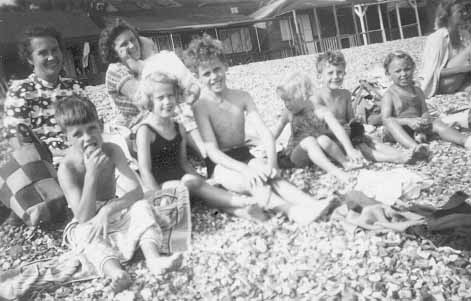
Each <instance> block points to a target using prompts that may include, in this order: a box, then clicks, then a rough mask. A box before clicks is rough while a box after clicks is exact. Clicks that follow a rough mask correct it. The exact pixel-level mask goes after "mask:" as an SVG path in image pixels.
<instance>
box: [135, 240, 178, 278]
mask: <svg viewBox="0 0 471 301" xmlns="http://www.w3.org/2000/svg"><path fill="white" fill-rule="evenodd" d="M141 250H142V253H143V254H144V258H145V259H146V265H147V268H148V269H149V270H150V271H151V273H152V274H154V275H156V276H158V275H162V274H165V273H168V272H171V271H174V270H176V269H178V268H180V266H181V265H182V262H183V255H182V254H181V253H174V254H172V255H170V256H160V253H159V250H158V248H157V245H156V244H155V243H154V242H152V241H146V242H141Z"/></svg>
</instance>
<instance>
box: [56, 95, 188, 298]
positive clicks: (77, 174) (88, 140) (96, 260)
mask: <svg viewBox="0 0 471 301" xmlns="http://www.w3.org/2000/svg"><path fill="white" fill-rule="evenodd" d="M56 119H57V123H58V124H59V125H60V126H61V128H62V129H63V131H64V132H65V133H66V135H67V139H68V142H69V144H70V145H71V146H70V148H69V149H68V150H67V153H66V156H65V158H64V160H63V161H62V162H61V165H60V166H59V170H58V178H59V183H60V185H61V187H62V189H63V191H64V194H65V196H66V198H67V202H68V204H69V207H70V208H71V209H72V212H73V214H74V219H73V220H72V222H71V223H70V224H69V225H68V226H67V227H66V230H65V231H64V235H65V239H66V240H67V241H68V242H69V245H70V246H71V247H72V248H73V249H75V250H77V251H79V252H83V254H84V255H85V257H86V258H87V260H89V261H90V262H91V263H92V264H93V265H94V267H95V268H96V270H97V271H98V272H99V273H101V274H103V275H105V276H107V277H109V278H111V279H112V283H111V287H112V289H113V290H114V291H121V290H123V289H125V288H127V287H128V286H129V285H130V284H131V279H130V276H129V274H128V273H126V272H125V271H124V270H123V268H122V267H121V264H120V262H121V261H128V260H130V259H131V257H132V255H133V253H134V251H135V250H136V249H137V248H138V247H141V249H142V252H143V253H144V257H145V259H146V263H147V267H148V268H149V270H150V271H151V272H153V273H154V274H162V273H164V272H166V271H167V270H169V269H173V268H176V267H177V266H179V265H180V264H181V261H182V258H181V254H175V255H173V256H170V257H160V254H159V251H158V250H159V247H160V245H161V239H162V232H161V229H160V227H159V226H158V224H157V223H156V220H155V216H154V213H153V211H152V208H151V206H150V204H149V203H148V202H146V201H145V200H141V198H142V196H143V193H142V189H141V187H140V186H139V183H138V181H137V178H136V176H135V174H134V173H133V171H132V170H131V169H130V167H129V166H128V164H127V160H126V158H125V156H124V154H123V152H122V150H121V149H120V148H119V146H117V145H115V144H112V143H104V142H103V140H102V136H101V132H102V130H101V127H100V123H99V121H98V116H97V112H96V108H95V106H94V105H93V104H92V103H91V102H90V100H88V99H87V98H83V97H79V96H70V97H67V98H65V99H64V100H62V101H60V102H58V103H57V105H56ZM117 173H119V175H120V177H119V178H120V181H121V180H122V181H125V182H126V187H129V190H128V191H127V193H125V194H124V195H122V196H120V197H116V195H115V193H116V181H115V180H114V179H115V176H116V174H117Z"/></svg>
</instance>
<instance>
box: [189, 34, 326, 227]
mask: <svg viewBox="0 0 471 301" xmlns="http://www.w3.org/2000/svg"><path fill="white" fill-rule="evenodd" d="M185 55H186V62H187V65H188V66H189V67H190V68H191V69H193V70H194V71H195V73H196V74H197V76H198V78H199V80H200V82H201V83H202V85H203V86H204V87H205V89H203V90H202V93H201V97H200V100H199V101H198V102H197V103H196V106H195V107H194V109H195V119H196V122H197V123H198V127H199V129H200V132H201V135H202V137H203V140H204V141H205V147H206V151H207V154H208V160H207V168H208V176H210V177H211V176H212V177H213V178H214V179H215V180H216V182H218V183H220V184H221V185H223V186H224V187H225V188H227V189H229V190H233V191H236V192H240V193H247V194H250V195H253V196H254V197H255V198H256V199H258V200H259V202H260V205H261V206H262V207H263V208H266V209H275V210H277V211H280V212H282V213H284V214H286V215H287V216H288V217H289V218H290V219H292V220H294V221H295V222H298V223H309V222H311V221H313V220H315V219H317V218H318V217H320V216H321V215H322V214H324V213H325V211H326V210H328V209H329V208H330V206H331V205H332V204H331V201H326V202H324V203H322V202H319V201H315V200H314V199H313V198H312V197H310V196H309V195H307V194H305V193H304V192H302V191H301V190H299V189H297V188H296V187H294V186H293V185H291V184H290V183H288V182H286V181H284V180H282V179H281V178H279V177H278V175H277V174H278V172H277V162H276V155H275V143H274V139H273V136H272V135H271V132H270V130H269V129H268V128H267V127H266V126H265V124H264V123H263V121H262V119H261V117H260V115H259V113H258V111H257V108H256V107H255V103H254V101H253V99H252V97H251V96H250V94H249V93H247V92H245V91H241V90H236V89H231V88H229V87H227V86H226V70H227V64H226V61H225V57H224V54H223V48H222V43H221V42H220V41H218V40H213V39H212V38H211V37H210V36H208V35H205V36H203V37H202V38H197V39H194V40H193V41H192V42H191V43H190V46H189V48H188V49H187V51H186V53H185ZM246 115H247V118H250V119H251V120H253V124H254V126H255V128H256V130H257V133H258V135H259V136H260V139H261V141H262V143H263V145H264V146H265V151H266V153H267V157H268V159H267V163H266V164H265V163H264V162H262V161H261V160H258V159H254V158H253V156H252V155H251V154H250V152H249V149H248V147H247V146H246V145H244V141H245V132H244V128H245V118H246Z"/></svg>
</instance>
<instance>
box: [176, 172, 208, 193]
mask: <svg viewBox="0 0 471 301" xmlns="http://www.w3.org/2000/svg"><path fill="white" fill-rule="evenodd" d="M181 181H182V183H183V184H184V185H185V186H186V187H187V188H188V189H189V190H192V189H195V188H198V187H200V186H201V185H203V181H204V180H203V179H202V178H200V177H198V176H195V175H191V174H186V175H184V176H183V177H182V179H181Z"/></svg>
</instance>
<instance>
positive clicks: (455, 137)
mask: <svg viewBox="0 0 471 301" xmlns="http://www.w3.org/2000/svg"><path fill="white" fill-rule="evenodd" d="M433 131H434V132H435V133H437V134H438V135H439V136H440V138H442V139H443V140H445V141H449V142H453V143H456V144H458V145H462V146H465V147H466V148H468V149H469V148H471V145H470V143H466V142H467V140H468V137H467V136H465V135H463V134H462V133H460V132H459V131H457V130H456V129H454V128H451V127H449V126H447V125H446V124H445V123H443V121H441V120H440V119H436V120H435V121H434V122H433Z"/></svg>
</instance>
